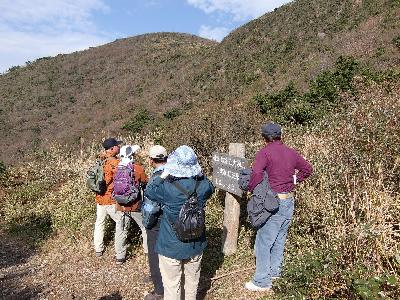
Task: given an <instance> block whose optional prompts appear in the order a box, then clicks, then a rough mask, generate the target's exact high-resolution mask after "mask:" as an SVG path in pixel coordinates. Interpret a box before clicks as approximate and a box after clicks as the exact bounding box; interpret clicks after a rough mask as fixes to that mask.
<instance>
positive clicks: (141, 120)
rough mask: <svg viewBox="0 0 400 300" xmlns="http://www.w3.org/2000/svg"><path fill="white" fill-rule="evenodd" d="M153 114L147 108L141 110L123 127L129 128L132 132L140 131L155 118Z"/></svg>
mask: <svg viewBox="0 0 400 300" xmlns="http://www.w3.org/2000/svg"><path fill="white" fill-rule="evenodd" d="M153 119H154V118H153V116H152V115H151V114H150V112H149V111H148V110H147V109H141V110H139V111H138V112H137V113H136V114H135V116H134V117H133V118H132V119H131V120H130V121H129V122H128V123H126V124H125V125H124V126H123V127H122V129H125V130H128V131H130V132H131V133H139V131H140V130H142V129H143V127H145V126H146V125H147V124H148V123H150V122H151V121H152V120H153Z"/></svg>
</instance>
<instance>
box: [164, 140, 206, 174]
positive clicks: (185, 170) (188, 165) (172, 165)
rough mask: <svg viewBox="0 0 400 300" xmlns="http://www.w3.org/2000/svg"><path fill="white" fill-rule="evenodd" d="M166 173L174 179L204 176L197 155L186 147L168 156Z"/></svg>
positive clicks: (179, 148) (181, 147)
mask: <svg viewBox="0 0 400 300" xmlns="http://www.w3.org/2000/svg"><path fill="white" fill-rule="evenodd" d="M164 172H166V173H168V174H170V175H172V176H174V177H194V176H200V175H201V174H202V170H201V167H200V165H199V162H198V160H197V156H196V154H195V153H194V151H193V149H192V148H190V147H189V146H186V145H183V146H180V147H178V148H177V149H176V150H175V151H174V152H172V153H171V154H170V155H169V156H168V159H167V163H166V164H165V167H164Z"/></svg>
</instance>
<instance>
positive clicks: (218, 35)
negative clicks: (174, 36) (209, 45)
mask: <svg viewBox="0 0 400 300" xmlns="http://www.w3.org/2000/svg"><path fill="white" fill-rule="evenodd" d="M229 32H230V29H229V28H226V27H210V26H206V25H202V26H201V27H200V30H199V35H200V36H201V37H204V38H207V39H210V40H215V41H218V42H220V41H221V40H222V39H223V38H224V37H225V36H226V35H227V34H228V33H229Z"/></svg>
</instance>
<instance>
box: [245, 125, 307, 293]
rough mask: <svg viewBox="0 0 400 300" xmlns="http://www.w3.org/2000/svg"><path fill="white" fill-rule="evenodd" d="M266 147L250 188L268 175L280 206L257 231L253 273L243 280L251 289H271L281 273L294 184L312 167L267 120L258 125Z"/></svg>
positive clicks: (260, 154) (290, 218)
mask: <svg viewBox="0 0 400 300" xmlns="http://www.w3.org/2000/svg"><path fill="white" fill-rule="evenodd" d="M261 133H262V136H263V138H264V140H265V146H264V148H262V149H261V150H260V151H259V152H258V153H257V155H256V159H255V162H254V165H253V172H252V175H251V177H250V183H249V191H250V192H252V191H253V190H254V188H255V187H256V186H257V185H258V184H259V183H260V182H261V181H262V180H263V178H264V172H265V171H266V172H267V174H268V179H269V183H270V185H271V188H272V190H273V191H274V192H275V193H277V196H278V198H279V209H278V210H277V211H276V212H275V213H273V214H272V215H271V216H270V217H269V219H267V221H266V222H265V223H264V224H263V225H261V227H260V228H259V229H258V230H257V236H256V241H255V246H254V248H255V255H256V272H255V274H254V277H253V280H252V281H249V282H246V284H245V288H246V289H248V290H251V291H262V292H266V291H271V290H272V279H275V278H279V277H280V275H281V264H282V261H283V251H284V245H285V241H286V236H287V232H288V228H289V225H290V222H291V220H292V216H293V211H294V194H293V191H294V189H295V185H296V184H297V183H300V182H302V181H303V180H305V179H306V178H307V177H309V176H310V175H311V174H312V167H311V165H310V163H309V162H307V161H306V160H305V159H304V158H303V157H302V156H301V155H300V154H299V153H297V151H296V150H294V149H292V148H289V147H288V146H286V145H285V144H284V143H283V142H282V141H281V135H282V131H281V127H280V126H279V125H278V124H275V123H267V124H265V125H263V126H262V128H261Z"/></svg>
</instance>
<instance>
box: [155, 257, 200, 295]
mask: <svg viewBox="0 0 400 300" xmlns="http://www.w3.org/2000/svg"><path fill="white" fill-rule="evenodd" d="M202 256H203V254H200V255H196V256H195V257H192V258H190V259H184V260H178V259H173V258H169V257H165V256H162V255H158V259H159V265H160V271H161V275H162V281H163V285H164V300H181V299H185V300H196V295H197V286H198V285H199V279H200V269H201V258H202ZM182 288H183V289H184V296H185V297H184V298H181V292H182Z"/></svg>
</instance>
